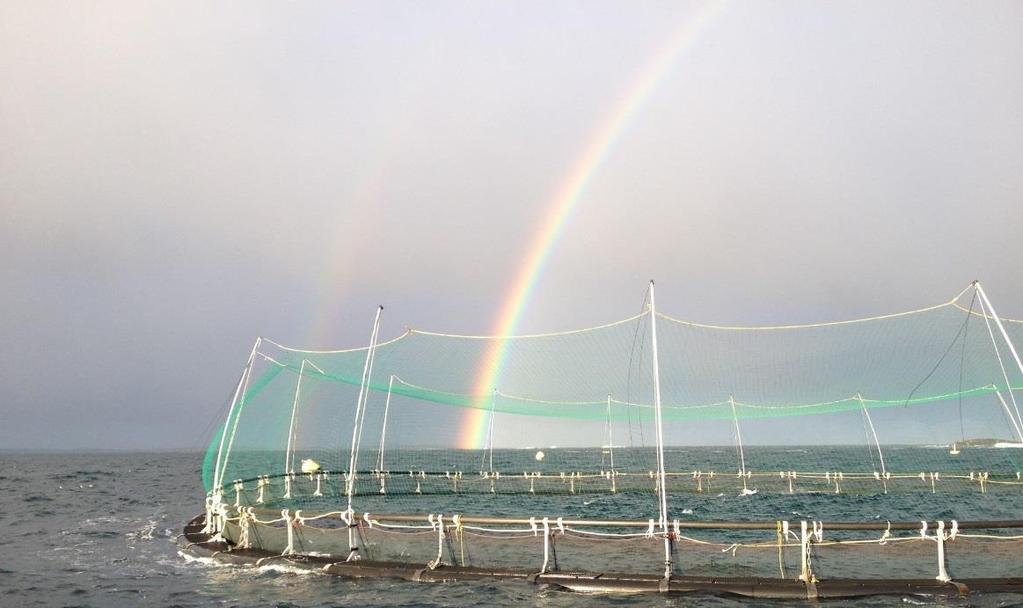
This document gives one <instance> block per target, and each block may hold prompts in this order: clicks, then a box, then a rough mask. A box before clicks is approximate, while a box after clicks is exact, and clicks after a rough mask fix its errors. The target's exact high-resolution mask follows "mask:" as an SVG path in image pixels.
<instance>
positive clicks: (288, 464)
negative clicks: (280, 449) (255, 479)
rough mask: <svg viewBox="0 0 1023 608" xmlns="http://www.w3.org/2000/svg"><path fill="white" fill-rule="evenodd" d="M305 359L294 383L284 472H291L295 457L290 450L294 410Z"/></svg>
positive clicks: (291, 446)
mask: <svg viewBox="0 0 1023 608" xmlns="http://www.w3.org/2000/svg"><path fill="white" fill-rule="evenodd" d="M305 363H306V361H305V359H302V364H301V365H299V366H298V382H296V383H295V399H294V400H293V401H292V402H291V423H290V424H289V425H288V447H287V449H285V450H284V474H285V475H287V474H289V473H293V472H294V469H295V458H294V455H293V452H292V449H293V448H294V442H295V412H297V411H298V396H299V394H300V393H301V391H302V376H303V375H304V374H305Z"/></svg>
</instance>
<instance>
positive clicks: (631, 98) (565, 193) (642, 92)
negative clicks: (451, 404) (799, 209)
mask: <svg viewBox="0 0 1023 608" xmlns="http://www.w3.org/2000/svg"><path fill="white" fill-rule="evenodd" d="M725 6H726V2H712V3H709V4H706V5H703V6H702V7H701V8H700V10H698V11H697V12H696V13H694V14H692V15H690V16H689V17H688V18H687V19H686V20H685V21H684V23H683V24H682V26H681V27H680V28H679V29H678V30H677V31H676V32H675V34H674V35H673V36H672V37H671V38H670V39H669V41H668V43H667V44H666V45H664V46H663V47H662V48H661V49H660V50H659V52H658V53H656V54H655V55H654V56H653V58H652V59H651V60H650V61H649V63H648V64H647V65H646V67H645V68H644V70H643V71H642V72H641V73H640V75H639V77H638V78H636V79H635V81H634V82H633V83H632V86H630V87H629V89H627V93H626V94H625V95H624V96H623V97H622V99H621V101H620V102H619V103H618V105H617V106H616V107H615V108H614V110H613V111H612V112H610V113H609V114H608V117H607V119H606V120H605V121H603V123H602V126H601V127H600V128H599V129H597V131H596V132H595V133H594V135H593V136H592V137H591V138H590V139H589V141H588V142H587V144H586V146H585V147H584V148H583V150H582V154H580V155H579V157H578V159H577V160H576V162H575V163H574V164H573V165H572V170H571V171H570V172H569V173H568V175H567V176H566V177H565V179H564V180H563V181H562V182H561V184H560V186H559V187H558V190H557V191H556V193H555V196H554V198H553V199H552V200H551V203H550V207H549V208H550V211H549V212H548V214H547V215H546V219H545V220H544V221H543V223H542V225H541V227H540V230H539V231H538V232H537V233H536V235H535V236H534V237H533V239H532V241H531V242H530V245H529V248H528V249H527V250H526V251H527V253H526V255H525V259H524V261H523V263H522V265H521V266H520V267H519V270H518V272H516V273H515V275H514V277H515V279H514V281H513V282H512V284H511V288H510V289H509V290H508V293H507V295H506V297H505V298H504V300H503V301H504V304H503V305H502V306H501V308H500V311H499V314H498V315H497V320H496V323H495V325H494V331H493V332H492V334H493V335H494V336H498V337H501V336H512V335H514V334H515V330H516V328H517V327H518V323H519V320H520V318H521V317H522V312H523V311H524V310H525V308H526V305H527V304H529V302H530V300H531V298H532V295H533V290H534V289H535V287H536V284H537V282H538V281H539V279H540V276H541V275H542V274H543V269H544V267H545V266H546V263H547V259H548V258H549V257H550V255H551V252H552V251H553V249H554V245H555V244H557V242H558V239H559V238H560V237H561V234H562V232H563V231H564V228H565V225H566V224H567V222H568V220H569V218H570V217H571V215H572V212H573V211H574V210H575V208H576V207H577V206H578V204H579V201H580V200H582V194H583V192H585V190H586V188H587V186H589V184H590V182H591V181H592V179H593V176H594V175H596V173H597V171H598V170H599V169H600V168H601V166H602V165H603V164H604V161H605V160H607V157H608V155H609V154H610V152H611V150H612V149H613V148H614V146H615V144H616V143H617V142H618V141H619V139H620V138H621V136H622V134H623V133H624V132H625V131H626V129H627V128H628V126H629V124H630V123H631V122H632V119H633V118H634V117H635V116H636V114H637V113H638V111H639V110H640V109H641V108H642V107H643V105H644V104H645V103H646V102H647V100H649V99H650V97H651V96H652V95H653V94H654V92H656V90H657V88H658V86H659V85H660V84H661V83H662V82H663V80H664V79H665V77H666V76H667V75H668V74H669V73H670V72H671V68H672V67H673V65H674V64H675V62H676V60H677V59H678V57H679V56H680V55H681V54H682V53H683V52H685V51H686V50H687V49H689V48H691V47H692V45H693V43H695V42H696V40H697V39H698V38H699V36H700V34H702V33H703V32H704V31H705V30H706V29H707V26H708V25H709V24H710V23H711V22H712V21H713V20H714V19H715V18H716V17H717V16H718V15H719V14H720V13H721V12H722V9H723V8H724V7H725ZM505 344H506V340H501V339H497V340H492V341H491V345H490V347H489V348H488V349H487V351H486V352H485V354H484V357H483V361H482V364H481V365H480V367H479V371H478V373H477V377H476V381H475V382H474V383H473V394H474V395H478V397H477V399H476V406H475V407H473V408H471V409H469V410H468V411H467V413H466V415H465V418H464V420H463V422H462V425H461V428H460V429H459V434H458V437H459V439H458V444H459V447H460V448H462V449H476V448H480V447H484V446H485V445H486V440H487V431H488V426H489V424H488V423H489V409H488V408H489V406H490V403H491V395H492V394H493V391H494V390H495V388H498V384H499V380H500V376H501V372H502V369H503V368H504V363H505V352H506V349H505Z"/></svg>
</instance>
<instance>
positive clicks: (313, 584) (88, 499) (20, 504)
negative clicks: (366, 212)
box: [0, 453, 1023, 607]
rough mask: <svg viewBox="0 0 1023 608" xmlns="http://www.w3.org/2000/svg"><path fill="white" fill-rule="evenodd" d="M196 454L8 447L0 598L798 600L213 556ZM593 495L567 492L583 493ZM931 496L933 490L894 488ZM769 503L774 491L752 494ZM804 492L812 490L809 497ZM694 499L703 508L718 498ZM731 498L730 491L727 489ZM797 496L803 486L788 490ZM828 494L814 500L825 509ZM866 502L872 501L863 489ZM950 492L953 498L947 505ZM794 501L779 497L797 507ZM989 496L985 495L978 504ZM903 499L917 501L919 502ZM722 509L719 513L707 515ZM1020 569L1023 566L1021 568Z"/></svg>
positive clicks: (1004, 599)
mask: <svg viewBox="0 0 1023 608" xmlns="http://www.w3.org/2000/svg"><path fill="white" fill-rule="evenodd" d="M201 462H202V455H201V454H199V453H151V454H150V453H116V454H96V453H88V454H70V453H48V454H30V453H0V530H2V532H0V606H4V607H6V606H11V607H16V606H26V607H27V606H97V607H98V606H141V605H146V606H303V607H314V606H316V607H319V606H467V605H481V606H499V607H504V606H521V605H532V606H550V607H559V606H578V605H584V604H585V605H587V606H651V605H655V606H727V607H732V606H736V607H737V606H748V605H754V604H755V605H774V606H791V605H800V604H799V603H792V602H769V601H756V602H751V601H750V600H745V599H736V598H725V597H720V598H719V597H711V596H687V597H660V596H655V595H631V596H630V595H583V594H578V593H572V592H567V591H561V590H557V589H552V588H547V587H542V586H541V587H534V586H531V585H528V584H525V583H523V582H521V581H517V582H507V583H496V582H495V583H489V582H472V583H467V582H461V583H443V584H424V583H411V582H404V581H391V580H374V579H367V580H356V581H353V580H344V579H340V578H335V577H330V576H326V575H320V574H315V573H297V572H290V571H281V570H274V569H251V568H241V567H232V566H218V565H211V564H210V563H208V562H204V561H199V560H194V559H189V558H187V557H185V556H183V555H181V554H180V553H179V552H178V549H177V547H176V545H175V543H174V541H175V538H176V536H177V535H178V534H179V533H180V531H181V528H182V525H183V524H184V523H185V522H186V521H187V520H189V519H190V518H192V517H193V516H195V515H196V514H197V513H198V512H199V511H200V507H201V504H202V497H203V489H202V486H201V482H200V467H201ZM584 498H585V497H566V498H564V499H565V500H578V501H580V502H582V501H584ZM888 498H889V499H891V500H895V501H900V500H901V501H928V502H930V503H931V505H932V506H935V507H938V508H936V509H935V511H941V510H951V511H955V510H956V509H955V505H954V504H948V498H943V497H941V496H940V495H938V496H934V495H931V494H929V493H912V494H906V495H905V496H890V497H888ZM748 499H751V500H754V501H760V502H762V503H763V504H767V502H766V501H769V500H777V498H773V499H772V498H770V497H769V496H768V495H761V496H753V497H748ZM803 499H804V500H805V499H806V497H805V496H804V497H803ZM700 500H702V501H703V502H694V506H693V507H692V508H693V509H694V512H695V513H696V515H697V516H699V515H701V513H702V515H703V516H704V517H707V515H708V513H707V511H708V510H713V508H714V506H713V502H712V499H711V498H703V499H700ZM722 500H723V499H722ZM785 500H787V501H797V502H792V503H791V504H798V501H799V500H800V497H799V496H798V495H797V496H793V497H790V498H786V499H785ZM829 500H834V501H836V503H837V501H840V500H844V499H840V498H834V499H830V498H828V497H827V496H816V497H815V498H813V500H812V502H813V505H814V508H815V509H817V511H818V513H817V515H818V516H819V515H820V514H824V513H826V511H827V506H826V505H827V503H828V501H829ZM862 500H864V501H866V502H862V503H861V504H860V505H859V508H866V509H870V508H874V507H876V506H877V505H876V504H875V503H873V502H871V499H866V498H864V499H862ZM942 502H944V503H945V504H942ZM990 502H991V504H989V505H987V507H978V508H979V509H980V511H978V513H980V512H984V513H989V512H990V513H992V514H996V513H1002V512H1010V511H1012V510H1013V509H1018V508H1019V507H1020V506H1021V503H1020V501H1019V500H1018V499H1015V498H1006V497H1005V496H1002V497H1001V498H999V499H997V502H996V499H994V498H992V499H991V501H990ZM791 504H789V503H786V504H785V505H783V506H780V508H789V507H790V506H791ZM981 504H986V503H981ZM904 507H905V508H904V510H906V511H907V512H908V511H911V510H912V509H911V508H910V507H912V505H908V506H905V505H904ZM707 518H713V517H707ZM1017 575H1019V573H1017ZM1021 603H1023V597H1019V596H1009V595H990V596H984V597H979V596H971V597H968V598H964V599H959V600H938V599H928V598H920V597H882V598H870V599H864V600H857V601H842V602H827V603H826V604H828V605H833V606H843V607H844V606H892V605H903V606H905V605H928V606H944V605H951V606H975V605H983V606H1008V605H1023V604H1021Z"/></svg>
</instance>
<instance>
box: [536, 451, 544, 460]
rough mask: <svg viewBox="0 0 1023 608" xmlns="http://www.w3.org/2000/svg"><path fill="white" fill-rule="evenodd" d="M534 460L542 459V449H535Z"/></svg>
mask: <svg viewBox="0 0 1023 608" xmlns="http://www.w3.org/2000/svg"><path fill="white" fill-rule="evenodd" d="M536 460H537V462H539V461H541V460H543V450H537V451H536Z"/></svg>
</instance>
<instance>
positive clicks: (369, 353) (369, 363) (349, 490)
mask: <svg viewBox="0 0 1023 608" xmlns="http://www.w3.org/2000/svg"><path fill="white" fill-rule="evenodd" d="M383 310H384V307H383V306H377V312H376V315H375V316H374V318H373V331H372V332H371V333H370V336H369V348H368V349H367V350H366V362H365V364H364V365H363V368H362V382H361V383H360V385H359V397H358V399H357V401H356V403H355V422H354V424H353V425H352V450H351V456H350V458H349V464H348V483H347V484H346V485H347V487H346V488H345V494H347V496H348V510H347V513H348V514H349V515H350V514H351V513H353V511H352V496H353V495H354V493H355V471H356V468H355V464H356V462H355V458H356V455H357V454H358V446H357V444H358V441H359V434H360V430H361V429H360V424H359V421H360V414H362V412H363V408H364V407H365V403H366V400H367V398H368V393H369V390H368V386H369V381H370V375H371V374H372V373H373V355H374V353H375V347H376V343H377V336H378V335H379V334H380V313H382V312H383ZM348 548H349V551H350V552H349V554H348V559H347V560H345V561H351V560H352V559H356V556H357V551H358V550H359V549H358V547H357V546H356V545H355V528H354V527H352V525H351V524H349V525H348Z"/></svg>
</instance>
